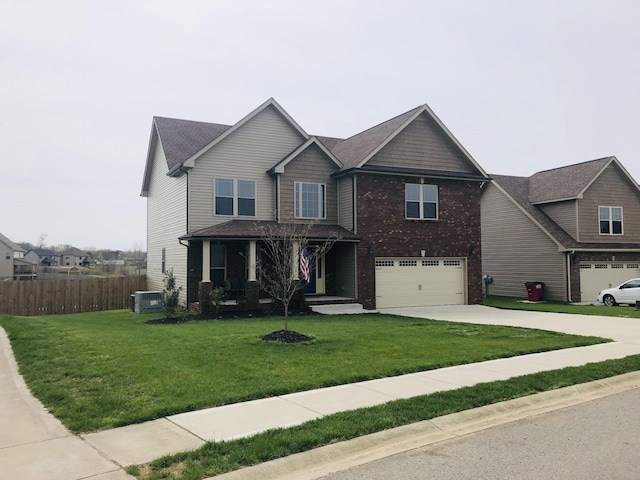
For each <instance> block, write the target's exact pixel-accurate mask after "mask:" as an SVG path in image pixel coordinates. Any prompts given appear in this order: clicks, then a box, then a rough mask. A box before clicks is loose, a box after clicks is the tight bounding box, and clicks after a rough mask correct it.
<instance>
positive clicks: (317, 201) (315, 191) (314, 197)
mask: <svg viewBox="0 0 640 480" xmlns="http://www.w3.org/2000/svg"><path fill="white" fill-rule="evenodd" d="M294 196H295V198H294V203H295V217H296V218H327V213H326V209H325V186H324V185H323V184H321V183H303V182H295V186H294Z"/></svg>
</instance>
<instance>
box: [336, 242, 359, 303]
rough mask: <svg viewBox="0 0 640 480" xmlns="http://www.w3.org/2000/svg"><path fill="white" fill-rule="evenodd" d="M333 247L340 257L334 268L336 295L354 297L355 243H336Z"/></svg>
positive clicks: (355, 293) (355, 289)
mask: <svg viewBox="0 0 640 480" xmlns="http://www.w3.org/2000/svg"><path fill="white" fill-rule="evenodd" d="M333 248H334V249H335V250H336V253H337V255H339V258H340V261H339V262H338V265H337V269H336V285H337V286H338V287H337V288H338V290H337V291H336V295H339V296H342V297H350V298H356V295H357V285H356V244H355V243H337V244H335V245H334V246H333Z"/></svg>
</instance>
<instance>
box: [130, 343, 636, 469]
mask: <svg viewBox="0 0 640 480" xmlns="http://www.w3.org/2000/svg"><path fill="white" fill-rule="evenodd" d="M637 370H640V355H632V356H629V357H626V358H623V359H618V360H607V361H604V362H599V363H591V364H588V365H584V366H581V367H567V368H563V369H559V370H553V371H548V372H540V373H535V374H531V375H524V376H521V377H515V378H511V379H508V380H503V381H496V382H489V383H481V384H478V385H475V386H472V387H464V388H460V389H458V390H451V391H446V392H438V393H434V394H431V395H425V396H420V397H414V398H410V399H406V400H395V401H392V402H389V403H386V404H383V405H379V406H375V407H370V408H363V409H358V410H352V411H348V412H342V413H336V414H333V415H329V416H326V417H323V418H321V419H318V420H312V421H310V422H307V423H304V424H302V425H299V426H296V427H292V428H286V429H274V430H269V431H266V432H264V433H260V434H258V435H255V436H252V437H250V438H245V439H239V440H234V441H229V442H218V443H207V444H205V445H204V446H202V447H201V448H199V449H198V450H195V451H192V452H186V453H180V454H175V455H169V456H166V457H162V458H160V459H158V460H155V461H153V462H151V463H150V464H147V465H144V466H131V467H129V468H128V469H127V471H128V472H129V473H130V474H132V475H135V476H137V477H138V478H139V479H141V480H160V479H165V480H166V479H172V480H200V479H203V478H206V477H210V476H214V475H220V474H222V473H226V472H230V471H233V470H237V469H239V468H243V467H248V466H251V465H256V464H259V463H263V462H266V461H269V460H274V459H277V458H282V457H285V456H288V455H292V454H295V453H299V452H303V451H307V450H311V449H314V448H318V447H321V446H324V445H329V444H332V443H336V442H341V441H345V440H349V439H352V438H356V437H359V436H362V435H367V434H370V433H375V432H379V431H382V430H386V429H390V428H394V427H399V426H402V425H407V424H410V423H415V422H419V421H423V420H429V419H432V418H436V417H440V416H442V415H447V414H450V413H455V412H460V411H464V410H469V409H472V408H477V407H481V406H484V405H489V404H492V403H497V402H502V401H505V400H511V399H514V398H519V397H523V396H527V395H532V394H535V393H539V392H544V391H548V390H554V389H558V388H562V387H567V386H570V385H576V384H580V383H587V382H591V381H594V380H599V379H602V378H607V377H612V376H616V375H621V374H623V373H628V372H632V371H637Z"/></svg>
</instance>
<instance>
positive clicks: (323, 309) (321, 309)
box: [311, 303, 372, 315]
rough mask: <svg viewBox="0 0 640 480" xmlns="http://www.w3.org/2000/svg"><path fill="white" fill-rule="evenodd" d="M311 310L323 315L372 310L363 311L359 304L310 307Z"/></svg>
mask: <svg viewBox="0 0 640 480" xmlns="http://www.w3.org/2000/svg"><path fill="white" fill-rule="evenodd" d="M311 310H313V311H314V312H317V313H322V314H324V315H332V314H351V313H367V312H371V311H372V310H365V309H364V308H362V304H361V303H337V304H333V305H311Z"/></svg>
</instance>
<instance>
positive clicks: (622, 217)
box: [598, 205, 624, 237]
mask: <svg viewBox="0 0 640 480" xmlns="http://www.w3.org/2000/svg"><path fill="white" fill-rule="evenodd" d="M601 208H608V209H609V233H602V232H601V231H600V222H602V221H603V220H601V219H600V209H601ZM614 208H619V209H620V233H613V209H614ZM598 233H599V234H600V235H605V236H616V237H619V236H621V235H624V209H623V208H622V207H610V206H607V205H600V206H598Z"/></svg>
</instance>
